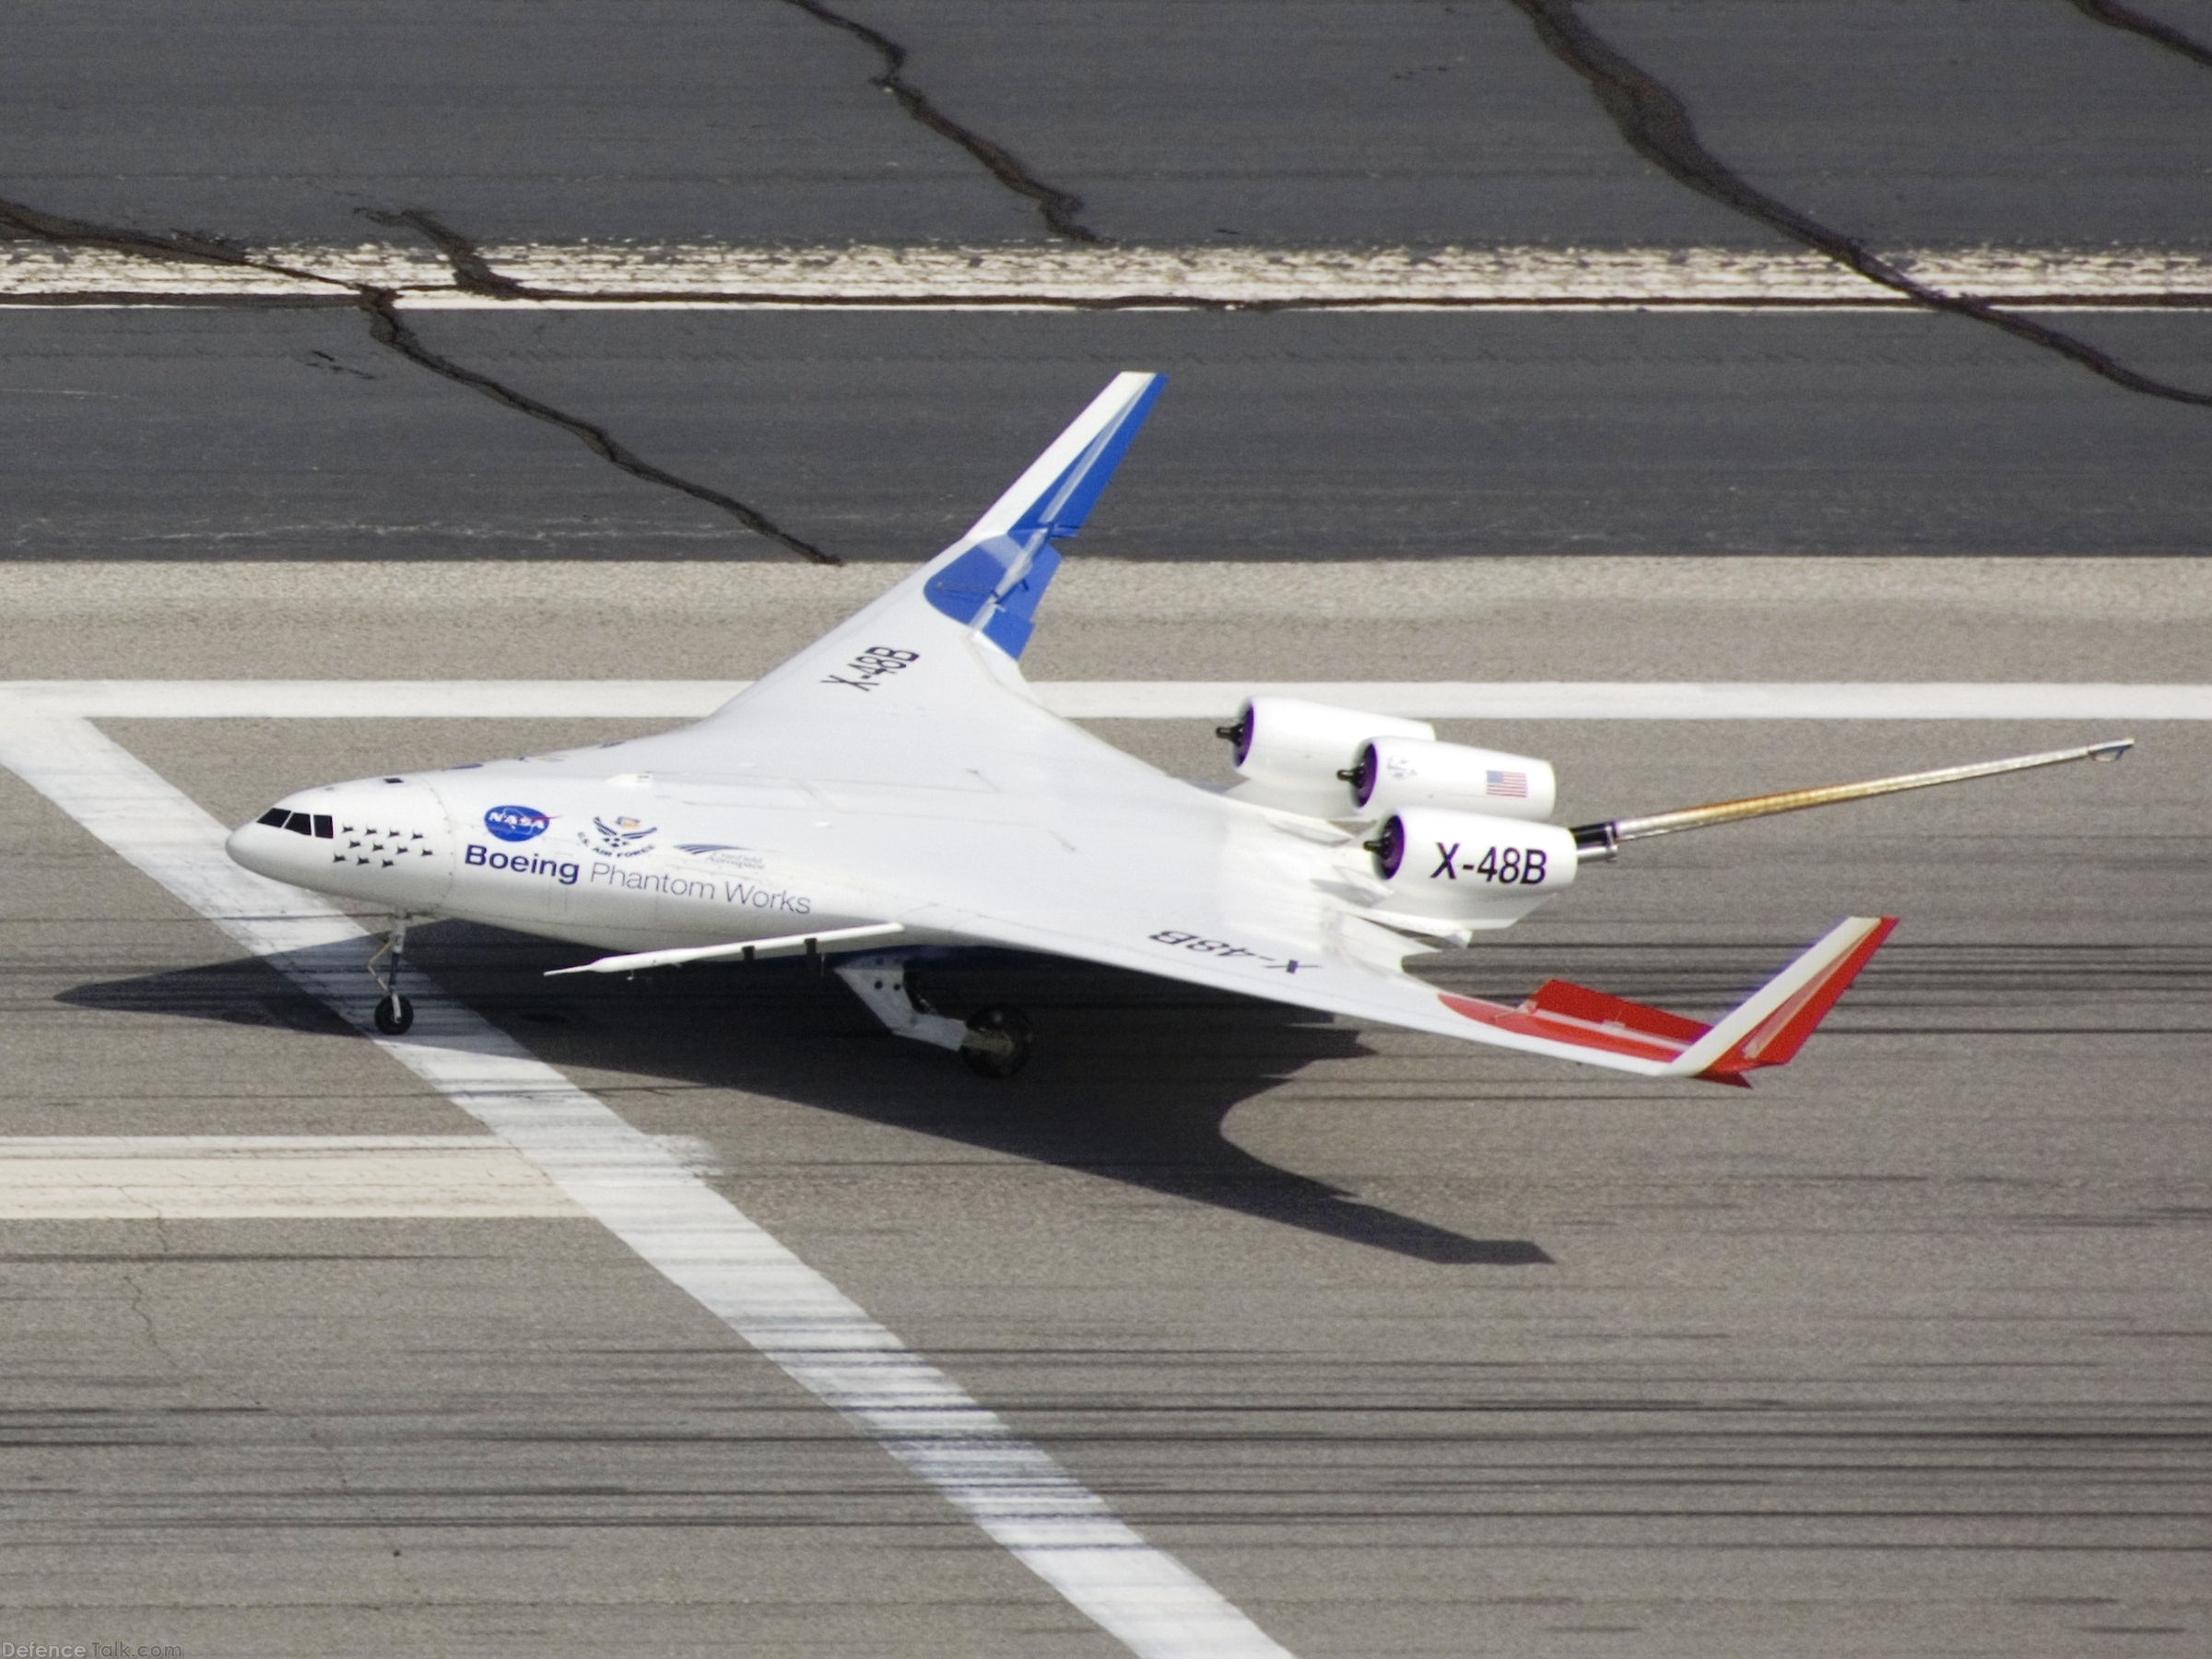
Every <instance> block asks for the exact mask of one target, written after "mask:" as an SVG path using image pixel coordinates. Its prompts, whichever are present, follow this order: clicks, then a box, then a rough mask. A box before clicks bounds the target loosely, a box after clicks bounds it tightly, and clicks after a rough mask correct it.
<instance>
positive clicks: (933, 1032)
mask: <svg viewBox="0 0 2212 1659" xmlns="http://www.w3.org/2000/svg"><path fill="white" fill-rule="evenodd" d="M910 966H911V964H910V963H909V961H908V959H907V958H906V957H904V956H901V955H900V954H898V953H897V952H891V951H886V952H883V953H881V954H878V955H875V956H864V957H857V958H853V959H849V960H846V961H841V962H840V963H838V964H837V967H836V972H837V977H838V978H839V979H841V980H843V981H844V982H845V983H846V984H848V985H850V986H851V987H852V988H853V995H855V996H857V997H859V998H860V1000H861V1001H862V1002H864V1003H865V1004H866V1005H867V1007H868V1012H869V1013H871V1014H873V1015H875V1016H876V1018H878V1019H880V1020H882V1021H883V1023H884V1027H885V1029H886V1030H888V1031H889V1032H890V1033H891V1034H892V1035H893V1036H895V1037H911V1038H912V1039H913V1040H914V1041H916V1042H926V1043H929V1044H931V1045H932V1046H934V1047H936V1048H942V1049H950V1050H952V1051H953V1052H954V1053H957V1054H959V1057H960V1058H961V1059H962V1060H964V1061H966V1062H967V1063H968V1069H969V1070H971V1071H972V1072H974V1073H976V1074H977V1075H978V1076H980V1077H1012V1076H1013V1075H1014V1074H1015V1073H1016V1072H1018V1071H1019V1070H1020V1069H1021V1068H1022V1067H1023V1066H1024V1065H1028V1064H1029V1060H1030V1022H1029V1021H1028V1020H1027V1019H1025V1018H1022V1016H1021V1013H1020V1011H1019V1010H1018V1009H1016V1008H985V1009H983V1010H982V1012H981V1013H979V1014H977V1015H976V1016H975V1017H974V1018H971V1019H970V1020H969V1021H968V1022H967V1023H966V1024H964V1025H963V1024H962V1023H961V1022H960V1021H959V1020H957V1019H951V1018H947V1017H946V1016H945V1015H942V1014H940V1013H938V1012H937V1011H936V1010H935V1009H934V1008H932V1007H931V1006H929V1005H928V1004H927V1003H926V1002H924V1001H923V1000H922V998H921V997H920V996H918V995H916V994H915V993H914V989H913V987H912V984H910V983H909V982H908V979H907V971H908V969H909V967H910Z"/></svg>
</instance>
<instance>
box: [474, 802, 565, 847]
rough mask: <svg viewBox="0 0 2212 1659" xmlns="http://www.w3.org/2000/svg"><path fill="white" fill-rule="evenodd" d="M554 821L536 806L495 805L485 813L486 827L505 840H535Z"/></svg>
mask: <svg viewBox="0 0 2212 1659" xmlns="http://www.w3.org/2000/svg"><path fill="white" fill-rule="evenodd" d="M552 821H553V820H552V819H551V818H547V816H546V815H545V814H544V813H542V812H540V811H538V809H537V808H536V807H535V806H494V807H493V808H492V809H491V810H490V811H488V812H487V813H486V814H485V815H484V828H485V829H487V830H490V831H491V832H492V834H494V835H496V836H498V837H499V838H500V840H501V841H531V840H535V838H536V837H538V836H541V835H543V834H544V833H545V832H546V826H547V825H548V824H550V823H551V822H552Z"/></svg>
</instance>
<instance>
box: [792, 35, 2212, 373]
mask: <svg viewBox="0 0 2212 1659" xmlns="http://www.w3.org/2000/svg"><path fill="white" fill-rule="evenodd" d="M791 3H792V4H794V5H797V4H800V3H801V0H791ZM1509 3H1510V4H1511V5H1512V6H1514V7H1516V8H1517V9H1518V10H1520V11H1521V12H1522V13H1523V14H1524V16H1526V17H1527V18H1528V20H1529V21H1530V22H1531V23H1532V24H1534V25H1535V31H1536V38H1537V39H1538V40H1539V41H1542V42H1543V45H1544V48H1545V50H1546V51H1547V52H1549V53H1551V55H1552V56H1553V57H1555V58H1557V59H1559V62H1560V63H1562V64H1564V65H1566V66H1567V67H1568V68H1570V69H1571V70H1573V71H1574V73H1575V74H1576V75H1578V76H1581V77H1582V78H1583V80H1584V81H1586V82H1588V83H1589V86H1590V89H1591V91H1592V92H1593V93H1594V94H1595V95H1596V97H1597V101H1598V104H1599V106H1600V107H1601V108H1603V109H1604V111H1605V112H1606V114H1607V115H1608V116H1610V117H1611V118H1612V121H1613V124H1614V125H1615V126H1616V127H1617V128H1618V129H1619V132H1620V135H1621V137H1622V138H1623V139H1624V140H1626V141H1627V143H1628V145H1629V147H1630V148H1631V149H1633V150H1634V151H1635V152H1636V153H1637V154H1638V155H1640V156H1641V157H1643V159H1645V160H1647V161H1650V162H1652V163H1653V165H1654V166H1656V167H1658V168H1660V169H1661V170H1662V171H1665V173H1666V174H1667V175H1668V176H1669V177H1671V178H1672V179H1674V180H1675V182H1677V183H1679V184H1683V185H1686V186H1688V188H1689V189H1691V190H1694V191H1696V192H1697V193H1698V194H1700V195H1702V196H1706V197H1708V198H1710V199H1711V200H1712V201H1716V202H1718V203H1720V204H1721V205H1722V206H1725V207H1729V208H1733V209H1734V210H1735V211H1736V212H1737V213H1740V214H1743V215H1744V216H1745V217H1746V218H1750V219H1754V220H1756V221H1757V222H1758V223H1759V224H1762V225H1764V226H1766V227H1767V228H1768V229H1771V230H1775V231H1778V232H1780V233H1781V234H1782V235H1783V236H1786V237H1788V238H1789V239H1790V240H1791V241H1795V242H1800V243H1802V244H1803V245H1805V246H1806V247H1807V248H1810V249H1812V250H1813V251H1814V252H1815V253H1823V254H1826V255H1827V256H1828V257H1829V258H1830V259H1832V260H1834V261H1835V262H1836V263H1837V264H1838V265H1842V266H1844V267H1845V268H1846V269H1848V270H1852V271H1855V272H1857V273H1858V274H1859V275H1860V276H1861V277H1865V278H1866V280H1867V281H1869V282H1873V283H1878V284H1879V285H1880V286H1881V287H1883V288H1888V289H1891V290H1892V291H1894V292H1896V293H1900V294H1903V295H1905V296H1907V297H1908V298H1910V299H1912V300H1918V301H1919V302H1920V303H1921V304H1923V305H1924V306H1927V307H1928V308H1929V309H1931V310H1933V311H1940V312H1950V313H1951V314H1952V315H1954V316H1960V317H1968V318H1971V319H1972V320H1973V321H1974V322H1977V323H1984V324H1988V325H1989V326H1990V327H1992V328H1996V329H2001V330H2003V331H2004V332H2005V333H2006V334H2008V335H2012V336H2013V337H2014V338H2016V339H2019V340H2025V341H2027V342H2028V343H2029V344H2030V345H2033V346H2040V347H2043V349H2045V350H2046V351H2053V352H2056V353H2057V354H2058V355H2059V356H2061V357H2063V358H2065V359H2068V360H2069V361H2072V362H2075V363H2077V364H2079V365H2080V366H2081V367H2082V368H2084V369H2087V370H2088V371H2089V372H2090V373H2092V374H2095V375H2098V376H2100V377H2101V378H2103V379H2105V380H2108V381H2110V382H2112V383H2113V384H2114V385H2117V386H2123V387H2124V388H2126V389H2127V390H2128V391H2130V392H2138V393H2141V394H2143V395H2144V396H2146V397H2158V398H2164V399H2166V400H2168V401H2170V402H2173V403H2181V404H2189V405H2193V406H2195V407H2198V408H2212V392H2197V391H2193V390H2191V389H2190V388H2188V387H2186V386H2177V385H2173V384H2171V383H2170V382H2166V381H2161V380H2156V379H2153V378H2152V377H2151V376H2149V375H2147V374H2142V373H2139V372H2137V371H2136V370H2133V369H2130V368H2128V367H2127V366H2126V365H2125V364H2124V363H2122V362H2121V361H2120V360H2119V359H2116V358H2113V357H2111V356H2109V355H2107V354H2106V353H2105V352H2102V351H2100V350H2099V349H2098V348H2097V347H2094V346H2092V345H2090V344H2089V343H2088V341H2086V340H2079V339H2077V338H2075V337H2074V336H2073V335H2069V334H2065V333H2064V332H2062V331H2060V330H2058V329H2055V328H2051V327H2048V326H2046V325H2045V324H2041V323H2037V322H2034V321H2032V320H2031V319H2030V318H2027V317H2022V316H2018V315H2015V314H2014V313H2012V312H2006V311H2001V310H1999V309H1998V308H1997V307H1996V306H1994V305H1992V304H1990V303H1989V302H1988V301H1987V300H1977V299H1974V298H1972V297H1971V296H1968V295H1962V294H1952V293H1947V292H1945V291H1944V290H1943V289H1941V288H1931V287H1929V286H1928V285H1927V284H1926V283H1924V282H1922V281H1920V280H1918V279H1917V278H1915V277H1912V276H1910V275H1909V274H1907V273H1906V272H1905V271H1903V270H1901V269H1900V268H1899V267H1898V266H1896V265H1891V264H1890V263H1889V262H1888V260H1886V259H1884V258H1882V256H1881V255H1880V254H1878V253H1875V252H1874V251H1873V250H1872V249H1870V248H1868V247H1867V246H1866V245H1865V243H1863V242H1860V241H1857V240H1855V239H1854V238H1853V237H1849V236H1846V235H1844V234H1843V233H1842V232H1841V231H1840V230H1833V229H1830V228H1829V227H1828V226H1826V225H1824V224H1822V223H1821V222H1820V221H1819V220H1818V219H1816V218H1813V217H1812V216H1811V215H1810V214H1807V213H1804V212H1801V211H1799V210H1798V209H1797V208H1795V207H1793V206H1790V205H1789V204H1788V203H1787V202H1784V201H1783V200H1781V199H1780V198H1779V197H1776V196H1771V195H1769V194H1767V193H1766V192H1765V191H1763V190H1760V189H1759V187H1758V186H1756V185H1754V184H1752V183H1751V182H1749V181H1747V180H1746V179H1744V178H1743V177H1741V176H1740V175H1739V174H1737V173H1736V172H1735V170H1733V169H1732V168H1730V167H1729V166H1728V165H1727V164H1726V163H1725V162H1724V161H1723V160H1722V159H1720V158H1719V157H1718V156H1716V155H1714V154H1713V153H1712V151H1711V150H1710V149H1708V148H1706V147H1705V143H1704V140H1703V139H1701V138H1700V137H1699V136H1698V132H1697V126H1696V124H1695V123H1694V122H1692V121H1691V119H1690V115H1689V110H1688V106H1687V105H1686V104H1684V103H1683V101H1682V100H1681V99H1680V98H1679V97H1677V95H1676V94H1675V92H1674V91H1673V90H1672V89H1671V88H1668V87H1667V86H1666V85H1665V83H1664V82H1662V81H1660V80H1658V79H1657V78H1656V77H1654V76H1652V75H1651V74H1650V73H1649V72H1648V71H1646V70H1645V69H1643V68H1642V67H1641V65H1637V64H1635V63H1633V62H1631V61H1630V59H1629V58H1627V57H1625V56H1623V55H1622V54H1621V53H1619V52H1618V51H1617V50H1616V49H1615V48H1614V47H1613V46H1611V45H1610V44H1608V43H1607V42H1606V41H1605V40H1604V39H1602V38H1601V37H1600V36H1599V35H1598V34H1597V33H1596V31H1595V30H1594V29H1592V28H1591V27H1590V26H1589V25H1588V24H1587V23H1585V22H1584V21H1583V19H1582V18H1580V17H1579V16H1577V15H1576V13H1575V10H1574V5H1575V0H1509ZM2078 3H2079V0H2077V4H2078Z"/></svg>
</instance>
